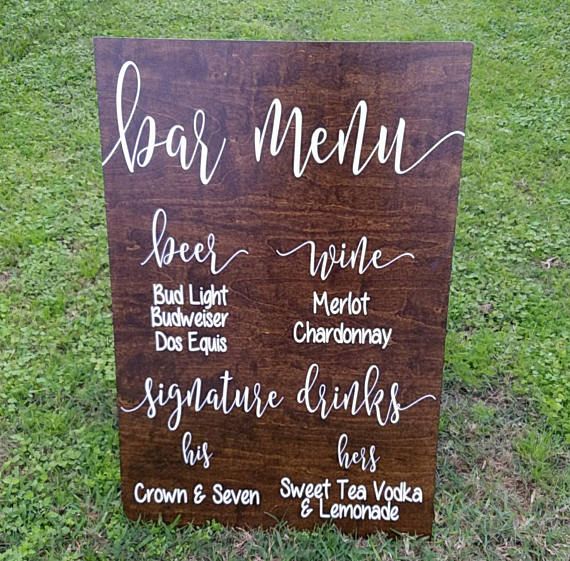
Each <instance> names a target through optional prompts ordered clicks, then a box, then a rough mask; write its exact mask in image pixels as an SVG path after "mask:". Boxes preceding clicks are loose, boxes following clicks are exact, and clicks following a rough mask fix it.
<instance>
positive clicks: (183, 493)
mask: <svg viewBox="0 0 570 561" xmlns="http://www.w3.org/2000/svg"><path fill="white" fill-rule="evenodd" d="M95 50H96V63H97V84H98V92H99V107H100V124H101V142H102V157H103V170H104V178H105V193H106V202H107V220H108V233H109V250H110V263H111V281H112V300H113V319H114V330H115V351H116V366H117V388H118V405H119V423H120V445H121V471H122V496H123V502H124V506H125V510H126V513H127V514H128V516H129V517H132V518H136V517H139V516H141V517H143V518H146V519H156V518H158V517H159V516H162V517H163V518H164V519H166V520H173V519H174V518H175V517H177V516H180V520H181V521H182V522H190V521H193V522H195V523H203V522H205V521H207V520H211V519H217V520H219V521H221V522H223V523H227V524H233V525H239V526H258V525H262V526H265V525H271V524H274V523H275V521H276V520H286V521H288V522H289V523H291V524H293V525H294V526H297V527H300V528H312V527H314V526H315V525H319V524H323V523H331V522H332V523H334V524H337V525H338V526H339V527H340V528H342V529H344V530H346V531H350V532H353V531H355V532H358V533H359V534H367V533H370V532H373V531H376V530H385V531H390V530H396V531H404V532H413V533H417V534H430V532H431V526H432V518H433V499H434V478H435V477H434V476H435V456H436V447H437V435H438V417H439V408H440V396H441V377H442V367H443V350H444V340H445V326H446V317H447V300H448V290H449V278H450V269H451V255H452V246H453V237H454V228H455V217H456V206H457V190H458V183H459V175H460V163H461V154H462V147H463V138H464V132H463V131H464V126H465V112H466V103H467V94H468V83H469V73H470V63H471V51H472V46H471V45H470V44H466V43H286V42H233V41H180V40H139V39H96V40H95Z"/></svg>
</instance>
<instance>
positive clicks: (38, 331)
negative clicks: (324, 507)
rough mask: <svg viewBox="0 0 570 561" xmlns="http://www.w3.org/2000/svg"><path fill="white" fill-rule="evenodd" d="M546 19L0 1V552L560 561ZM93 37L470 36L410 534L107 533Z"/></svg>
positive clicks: (555, 99)
mask: <svg viewBox="0 0 570 561" xmlns="http://www.w3.org/2000/svg"><path fill="white" fill-rule="evenodd" d="M564 4H565V3H564V2H553V1H524V2H523V1H519V2H517V1H512V2H506V1H504V2H503V1H501V2H497V1H487V2H485V1H474V2H465V1H446V2H433V3H432V2H395V1H392V2H371V1H363V0H361V1H356V0H345V1H338V2H331V1H321V2H310V1H309V0H303V1H300V0H291V1H288V2H281V1H279V2H277V1H246V2H229V1H220V0H218V1H205V0H202V1H188V0H180V1H169V2H135V0H121V1H117V2H110V1H98V2H96V1H91V2H89V1H76V0H68V1H65V2H64V1H60V2H56V1H43V0H42V1H40V0H38V1H31V2H23V1H12V0H2V1H1V2H0V29H1V34H0V193H1V194H0V239H1V244H0V334H1V337H0V355H1V356H0V368H1V370H0V559H1V560H2V561H4V560H6V561H7V560H20V559H22V560H23V559H26V560H28V559H29V560H34V561H35V560H44V559H53V560H57V561H61V560H71V559H82V560H83V559H84V560H95V559H129V560H130V559H132V560H146V559H148V560H150V559H153V560H154V559H157V560H158V559H160V560H168V559H171V560H182V559H183V560H187V559H188V560H189V559H220V560H222V559H223V560H230V559H255V558H259V559H299V560H300V559H307V560H310V561H313V560H317V559H339V560H340V559H386V560H388V559H394V560H400V559H401V560H403V559H406V560H407V559H422V560H423V559H426V560H438V561H441V560H453V561H461V560H466V561H467V560H469V561H473V560H479V559H496V560H517V561H518V560H526V559H528V560H539V559H555V560H567V559H568V558H569V556H570V545H569V544H570V472H569V459H570V452H569V446H568V445H569V443H570V369H569V358H568V348H569V347H570V344H569V343H570V341H569V339H570V296H569V295H570V268H569V267H570V254H569V253H570V251H569V248H570V243H569V241H570V240H569V225H570V189H569V181H570V180H569V176H570V169H569V162H568V147H569V145H570V138H569V128H570V116H569V112H568V105H567V103H568V102H567V98H568V92H569V91H570V82H569V79H568V76H569V74H570V54H569V53H570V49H569V44H568V43H569V38H570V33H569V29H570V18H569V16H568V12H569V10H568V6H567V5H566V6H565V5H564ZM96 35H113V36H137V37H180V38H228V39H232V38H235V39H291V40H469V41H473V42H474V43H475V54H474V61H473V64H474V66H473V79H472V85H471V97H470V103H469V111H468V122H467V138H466V144H465V154H464V165H463V174H462V175H463V179H462V182H461V189H460V212H459V216H458V229H457V240H456V248H455V256H454V272H453V282H452V289H451V301H450V311H449V314H450V316H449V334H448V340H447V352H446V371H445V387H444V398H443V411H442V419H441V441H440V450H439V455H438V493H437V496H436V520H435V527H434V538H433V540H432V541H426V540H422V539H414V538H411V537H403V538H402V539H399V540H389V539H386V538H385V537H383V536H382V535H376V536H372V537H371V538H370V539H368V540H358V539H354V538H352V537H350V536H345V535H342V534H340V533H338V532H337V531H336V530H334V529H333V528H331V527H324V528H321V529H319V530H318V531H316V532H312V533H310V532H296V531H293V530H291V529H290V528H288V527H286V526H279V527H278V528H277V529H275V530H273V531H267V532H260V531H246V530H239V529H238V530H229V529H225V528H224V527H222V526H220V525H219V524H216V523H211V524H210V525H208V526H206V527H203V528H192V527H186V528H182V529H176V528H174V527H169V526H166V525H163V524H143V523H134V522H130V521H128V520H127V519H126V518H125V516H124V514H123V512H122V508H121V504H120V500H119V452H118V433H117V426H116V411H115V373H114V364H113V361H114V359H113V348H112V328H111V315H110V287H109V268H108V259H107V242H106V232H105V216H104V202H103V184H102V175H101V161H100V151H99V136H98V122H97V105H96V92H95V81H94V63H93V53H92V37H93V36H96Z"/></svg>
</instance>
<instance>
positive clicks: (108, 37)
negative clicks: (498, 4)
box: [93, 35, 475, 47]
mask: <svg viewBox="0 0 570 561" xmlns="http://www.w3.org/2000/svg"><path fill="white" fill-rule="evenodd" d="M93 41H94V42H95V41H143V42H146V41H172V42H185V43H236V44H238V43H253V44H268V43H277V44H294V43H298V44H306V45H337V44H347V45H394V44H399V45H469V46H471V47H474V46H475V44H474V43H473V41H461V40H457V41H436V40H434V41H427V40H420V41H336V40H330V41H304V40H301V41H295V40H282V39H206V38H201V39H191V38H181V37H117V36H111V35H96V36H95V37H93Z"/></svg>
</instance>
